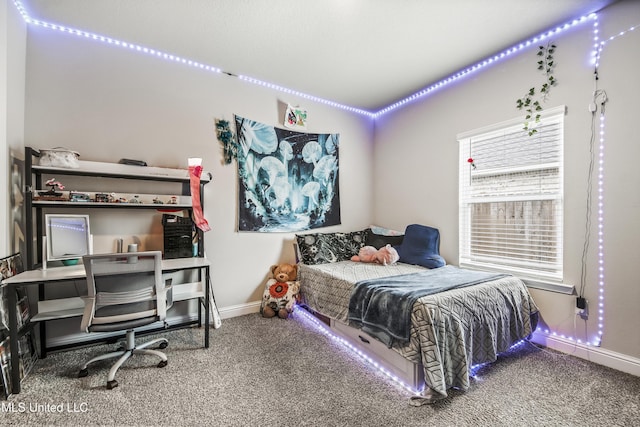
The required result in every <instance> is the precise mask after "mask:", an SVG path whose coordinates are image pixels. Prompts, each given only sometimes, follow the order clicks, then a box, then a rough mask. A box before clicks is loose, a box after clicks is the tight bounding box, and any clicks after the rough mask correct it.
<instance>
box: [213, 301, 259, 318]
mask: <svg viewBox="0 0 640 427" xmlns="http://www.w3.org/2000/svg"><path fill="white" fill-rule="evenodd" d="M260 305H261V302H260V301H254V302H250V303H246V304H238V305H230V306H228V307H218V312H219V313H220V317H221V318H222V319H230V318H232V317H237V316H244V315H245V314H252V313H259V312H260Z"/></svg>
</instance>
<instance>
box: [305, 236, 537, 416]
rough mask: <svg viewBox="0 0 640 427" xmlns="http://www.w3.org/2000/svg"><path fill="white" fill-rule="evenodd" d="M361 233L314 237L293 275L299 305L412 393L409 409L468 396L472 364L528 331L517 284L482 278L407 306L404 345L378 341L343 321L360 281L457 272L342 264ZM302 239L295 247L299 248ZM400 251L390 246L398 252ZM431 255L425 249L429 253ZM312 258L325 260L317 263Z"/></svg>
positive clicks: (532, 321)
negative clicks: (452, 393) (453, 394)
mask: <svg viewBox="0 0 640 427" xmlns="http://www.w3.org/2000/svg"><path fill="white" fill-rule="evenodd" d="M421 227H423V226H421ZM366 233H367V231H365V232H364V233H363V234H362V236H361V237H362V239H360V238H359V237H358V236H355V238H354V235H353V233H342V234H341V235H339V236H338V239H337V240H338V241H335V239H333V238H334V237H336V236H335V234H336V233H331V237H332V239H329V240H331V241H330V242H329V243H327V241H326V240H327V239H325V237H326V236H325V235H323V236H320V235H318V234H316V235H313V237H314V239H315V242H314V244H315V245H316V248H315V249H312V250H311V252H312V253H313V254H314V256H315V258H313V259H312V260H311V261H310V260H309V257H308V256H307V257H305V256H302V260H301V261H302V262H301V263H300V264H299V269H298V280H299V281H300V285H301V288H300V292H301V299H302V300H301V302H302V305H303V306H304V307H307V308H308V309H309V311H310V312H312V313H314V314H316V315H317V316H318V317H319V318H321V319H323V320H325V322H326V323H328V325H329V326H330V327H331V329H332V330H333V331H334V332H335V333H336V334H338V335H340V336H341V337H343V338H344V339H346V340H347V341H349V342H350V343H351V344H352V345H353V346H355V347H356V348H358V349H360V350H361V351H363V352H364V353H365V354H367V355H369V356H370V357H371V358H372V359H375V360H376V361H378V362H379V363H381V364H382V365H383V366H384V367H385V369H387V370H388V371H389V372H391V373H392V374H393V375H395V376H397V377H398V378H399V379H400V380H401V381H402V382H403V383H405V384H406V385H408V386H409V387H410V388H411V389H413V390H416V391H417V394H416V396H414V397H412V404H414V405H420V404H424V403H431V402H434V401H436V400H438V399H442V398H444V397H446V396H447V391H448V390H449V389H451V388H457V389H461V390H467V389H468V388H469V386H470V380H469V377H470V372H471V367H472V366H474V365H477V364H482V363H489V362H493V361H495V360H496V359H497V355H498V354H499V353H501V352H504V351H506V350H508V349H509V348H510V347H511V346H512V345H513V344H514V343H516V342H518V341H520V340H522V339H525V338H526V337H528V336H529V335H530V334H531V333H532V332H533V331H534V330H535V327H536V323H537V314H538V308H537V307H536V305H535V302H534V301H533V299H532V298H531V296H530V295H529V293H528V291H527V288H526V286H525V285H524V283H523V282H522V281H521V280H520V279H518V278H516V277H514V276H511V275H498V276H487V277H488V279H487V280H480V281H478V282H477V283H475V284H472V285H467V286H464V287H460V288H454V289H450V290H446V291H443V292H439V293H434V294H430V295H426V296H422V297H419V298H418V299H417V300H415V302H414V303H412V307H411V308H410V331H409V338H408V341H401V340H392V342H391V343H389V342H386V343H383V342H381V341H379V340H378V339H377V337H374V336H372V335H371V334H368V333H366V332H364V331H363V330H362V329H360V328H358V327H354V326H353V324H354V322H353V321H351V322H350V320H349V318H350V310H349V305H350V302H351V296H352V294H355V292H354V291H355V289H356V287H357V286H358V285H360V284H362V283H363V282H365V281H374V282H375V281H376V280H378V279H379V280H382V281H390V280H391V279H392V278H396V277H403V276H407V275H416V276H420V277H421V275H423V276H428V275H430V274H433V273H435V272H436V270H437V273H438V274H439V275H441V276H440V277H443V276H442V275H446V274H449V272H453V273H455V272H457V270H459V269H457V267H454V266H444V267H440V268H438V269H429V268H427V267H425V266H422V265H414V264H413V263H406V262H398V263H395V264H392V265H386V266H385V265H380V264H368V263H359V262H353V261H350V260H349V259H345V258H346V257H347V256H348V254H349V253H351V252H353V251H354V250H355V249H356V248H357V247H358V245H363V244H365V243H369V242H370V241H371V239H367V238H366ZM369 233H370V231H369ZM338 234H340V233H338ZM307 236H308V235H307ZM302 238H303V236H300V237H299V238H298V243H299V244H301V245H302V246H303V249H305V248H304V246H305V242H303V241H302ZM319 238H320V241H321V242H319V240H318V239H319ZM405 238H406V233H405ZM438 239H439V234H438ZM345 242H347V243H346V244H345ZM307 243H308V240H307ZM318 243H321V244H320V245H319V246H318ZM378 243H383V242H378ZM436 244H439V242H436ZM322 246H324V247H322ZM401 246H402V244H400V245H399V246H396V247H398V248H400V249H402V248H401ZM308 248H309V247H308V245H307V248H306V249H308ZM405 249H406V248H405ZM433 250H434V249H433V245H432V248H431V249H430V251H431V254H432V255H433ZM303 252H304V250H303ZM399 252H400V253H402V252H401V251H400V250H399ZM319 253H324V254H327V253H328V254H329V256H328V257H327V256H324V257H323V256H320V257H318V254H319ZM356 253H357V251H356ZM404 259H405V260H406V257H405V258H404ZM305 261H307V262H305ZM401 261H403V258H402V257H401ZM352 309H353V302H352ZM351 316H353V312H351ZM374 335H375V334H374Z"/></svg>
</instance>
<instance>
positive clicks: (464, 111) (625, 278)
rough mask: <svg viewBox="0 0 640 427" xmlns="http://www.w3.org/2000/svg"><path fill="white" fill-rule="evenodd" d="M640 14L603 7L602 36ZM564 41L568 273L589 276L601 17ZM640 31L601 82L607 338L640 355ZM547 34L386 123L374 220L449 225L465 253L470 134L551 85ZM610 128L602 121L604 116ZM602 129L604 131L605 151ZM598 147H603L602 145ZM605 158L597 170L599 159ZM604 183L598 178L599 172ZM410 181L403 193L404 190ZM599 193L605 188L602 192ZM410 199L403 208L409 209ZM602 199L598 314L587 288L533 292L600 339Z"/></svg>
mask: <svg viewBox="0 0 640 427" xmlns="http://www.w3.org/2000/svg"><path fill="white" fill-rule="evenodd" d="M638 23H640V3H639V2H633V1H626V2H622V3H618V4H616V5H614V6H612V7H610V8H608V9H606V10H604V11H603V12H602V13H601V14H600V19H599V27H600V31H599V32H600V37H601V38H603V39H606V38H608V37H610V36H612V35H617V34H619V33H620V32H621V31H625V30H627V29H628V28H630V27H631V26H633V25H637V24H638ZM553 41H554V42H555V43H556V45H557V50H556V52H555V59H556V63H557V67H556V72H555V76H556V78H557V80H558V82H559V84H558V85H557V86H556V87H555V88H553V90H552V92H551V93H550V97H549V99H548V101H547V102H546V104H545V105H544V106H545V108H548V107H555V106H557V105H563V104H564V105H566V106H567V109H568V114H567V115H566V117H565V182H564V186H565V219H564V222H565V238H564V270H565V273H564V281H565V283H568V284H572V285H576V286H578V285H579V284H580V272H581V257H582V248H583V243H584V241H585V239H584V236H585V222H586V194H587V184H586V182H587V176H588V163H589V158H590V155H589V140H590V134H591V133H590V123H591V120H590V113H589V112H588V108H587V106H588V104H589V102H590V101H591V98H592V94H593V91H594V78H593V77H594V68H593V67H592V66H591V65H590V62H589V59H590V54H591V52H592V50H593V43H594V42H593V26H592V25H591V23H588V24H583V25H581V26H580V27H577V28H574V29H571V30H568V31H567V32H566V33H562V34H560V35H558V36H557V37H555V36H554V37H553ZM639 45H640V34H639V32H638V31H637V30H636V31H633V32H629V33H628V34H625V35H624V36H621V37H619V38H616V39H614V40H612V41H610V42H609V43H608V44H607V45H606V47H605V49H604V51H603V55H602V59H601V65H600V79H599V82H598V85H599V88H600V89H604V90H606V92H607V94H608V97H609V102H608V103H607V105H606V136H605V144H606V148H605V155H604V158H605V172H604V173H605V178H604V190H605V191H604V198H605V199H604V200H605V203H604V215H605V220H604V239H605V249H604V251H605V263H604V269H605V275H606V277H605V289H604V295H603V298H604V301H605V307H604V319H603V321H604V335H603V342H602V348H603V349H606V350H611V351H614V352H618V353H622V354H625V355H629V356H633V357H635V358H639V357H640V334H638V332H637V328H636V325H637V316H638V314H639V313H640V310H639V309H638V304H639V303H640V287H639V286H638V279H637V272H636V270H635V269H636V266H637V265H638V255H637V254H636V252H635V250H634V248H635V246H636V244H637V242H638V241H639V240H640V215H639V213H640V212H639V208H640V203H639V197H640V196H639V194H638V191H636V190H635V189H636V188H637V187H638V184H640V168H639V167H637V159H638V158H639V157H638V155H639V154H640V147H639V144H637V139H638V138H637V136H634V135H633V133H632V132H633V127H632V125H631V123H634V121H635V120H637V117H638V112H639V110H640V109H639V107H638V102H637V98H638V93H639V90H638V85H639V83H638V79H637V77H634V74H637V73H636V71H634V70H637V68H638V67H639V66H640V50H639V49H638V46H639ZM536 52H537V44H534V45H533V46H532V47H530V48H529V49H526V50H524V51H522V52H520V53H518V54H517V55H516V56H514V57H511V58H509V59H508V60H506V61H501V62H499V63H496V64H494V65H492V66H491V67H488V68H486V69H485V70H484V71H482V72H480V73H477V74H474V75H471V76H468V77H466V78H465V79H462V80H460V81H458V82H456V83H454V84H452V85H451V86H448V87H447V88H446V89H442V90H439V91H438V92H435V93H434V94H433V95H432V96H430V97H428V98H426V99H425V100H423V101H421V102H418V103H415V104H412V105H410V106H407V107H405V108H403V109H401V110H398V111H396V112H395V113H393V114H390V115H388V116H385V117H383V118H382V119H381V120H378V121H377V122H376V130H375V151H374V153H375V155H374V166H373V170H374V171H375V181H374V188H375V189H376V191H375V193H374V194H375V196H374V209H373V211H374V212H375V218H374V221H375V222H378V223H381V224H385V225H387V226H390V227H396V228H401V227H403V226H404V225H405V224H408V223H413V222H419V223H425V224H431V225H433V226H436V227H438V228H439V229H440V231H441V234H442V240H441V253H442V255H443V256H444V257H445V258H446V259H447V260H448V262H450V263H453V264H456V263H457V260H458V166H459V165H458V144H457V142H456V135H457V134H458V133H461V132H464V131H468V130H472V129H475V128H479V127H483V126H486V125H490V124H493V123H498V122H501V121H504V120H508V119H511V118H514V117H518V116H521V115H522V114H523V113H521V112H520V111H518V110H517V109H516V108H515V101H516V99H518V98H520V97H521V96H522V95H523V94H524V93H525V92H526V91H527V90H528V89H529V88H530V87H532V86H539V83H540V82H541V78H542V77H541V75H540V74H539V73H538V72H537V70H536V62H537V61H538V57H537V56H536ZM596 126H597V127H596V131H598V130H599V120H598V122H597V123H596ZM598 142H599V135H598V134H596V151H597V147H598ZM596 155H597V153H596ZM597 161H598V159H597V158H596V168H597ZM594 182H595V183H596V184H595V185H596V187H595V189H596V190H597V177H595V178H594ZM399 190H400V191H399ZM594 197H597V194H596V195H595V196H594ZM398 206H402V209H397V207H398ZM597 216H598V215H597V207H596V206H595V204H594V210H593V227H592V237H593V239H592V240H591V247H590V252H589V256H588V275H587V285H586V296H587V299H588V300H589V305H590V316H589V319H588V321H586V322H584V321H582V320H580V319H578V322H577V324H575V326H574V318H575V312H574V309H575V296H565V295H562V294H558V293H553V292H547V291H537V290H532V294H533V296H534V298H535V299H536V301H537V303H538V305H539V306H540V309H541V313H542V319H543V324H545V325H547V326H548V327H549V328H550V329H551V330H553V331H556V332H557V333H558V334H564V335H566V336H572V337H577V338H580V339H582V340H584V339H585V337H588V338H591V337H594V336H596V335H595V334H597V332H598V322H599V319H598V317H599V316H598V313H597V311H598V300H599V292H598V286H597V274H598V264H597V256H596V255H597V251H598V247H597V246H598V245H597V242H596V239H595V237H596V236H597V231H598V230H597V228H596V227H597Z"/></svg>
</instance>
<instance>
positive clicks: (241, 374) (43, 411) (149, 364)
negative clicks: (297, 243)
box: [0, 314, 640, 427]
mask: <svg viewBox="0 0 640 427" xmlns="http://www.w3.org/2000/svg"><path fill="white" fill-rule="evenodd" d="M166 336H167V337H168V338H169V341H170V344H169V347H168V348H167V349H166V350H165V352H166V354H167V356H168V358H169V364H168V366H167V367H165V368H163V369H159V368H157V367H156V364H157V361H156V360H155V359H154V358H150V357H148V356H136V357H134V358H133V359H131V360H129V361H128V362H127V363H126V364H125V365H124V366H123V367H122V368H120V370H119V372H118V374H117V375H116V379H117V380H118V382H119V384H120V385H119V387H117V388H115V389H113V390H107V389H106V387H105V383H106V375H107V372H108V369H109V366H110V364H109V363H110V362H105V363H102V364H98V365H96V366H94V367H93V369H92V370H90V373H89V376H88V377H86V378H81V379H79V378H77V370H78V367H79V366H80V365H81V364H82V362H83V361H84V360H87V359H89V358H90V357H91V356H93V355H95V354H96V353H99V352H101V351H105V350H106V349H107V348H112V347H113V346H109V347H107V346H97V347H89V348H84V349H78V350H73V351H67V352H62V353H57V354H51V355H49V356H48V357H47V358H46V359H44V360H39V361H38V363H37V365H36V367H35V368H34V371H33V372H32V373H31V374H30V375H29V377H28V378H27V379H25V381H24V383H23V390H22V393H20V394H18V395H14V396H11V397H10V398H9V399H8V400H7V401H2V402H0V404H1V406H0V410H1V412H2V413H1V414H0V424H2V425H21V426H23V425H83V426H84V425H119V426H121V425H122V426H124V425H135V426H142V425H148V426H158V425H171V426H182V425H189V426H195V425H198V426H199V425H214V426H260V425H274V426H283V427H285V426H319V425H322V426H525V425H527V426H529V425H539V426H631V425H638V423H640V421H639V420H640V378H639V377H634V376H631V375H627V374H623V373H621V372H618V371H614V370H612V369H609V368H605V367H602V366H599V365H595V364H593V363H590V362H588V361H585V360H583V359H578V358H574V357H571V356H567V355H563V354H560V353H556V352H552V351H548V350H542V349H539V348H537V347H535V346H533V345H531V344H526V345H524V346H522V347H520V348H519V349H518V350H517V351H514V352H511V353H509V354H506V355H504V356H503V357H501V358H500V359H499V360H498V361H497V362H496V363H494V364H492V365H490V366H486V367H484V368H482V370H481V371H480V372H479V373H478V375H477V378H476V379H475V380H474V381H473V382H472V387H471V389H470V390H468V391H467V392H461V391H455V390H452V391H451V393H450V397H449V398H447V399H444V400H442V401H439V402H436V403H435V404H433V405H425V406H421V407H414V406H410V405H409V403H408V402H409V397H410V396H409V394H408V393H407V392H406V391H404V390H402V389H400V388H398V387H397V386H395V385H393V384H390V383H388V382H387V381H386V379H385V378H384V377H383V376H382V374H378V373H377V372H375V371H373V370H371V369H370V368H368V367H366V366H364V365H362V364H361V363H360V362H359V361H358V358H357V356H355V355H353V354H352V353H350V352H349V351H348V350H346V349H344V348H343V347H342V346H341V345H340V344H338V343H336V342H335V341H333V340H331V339H329V338H328V337H326V336H325V335H323V334H321V333H319V332H318V331H317V329H315V328H313V327H311V326H310V325H309V324H308V322H307V321H305V320H304V319H303V318H302V316H300V315H299V314H298V315H296V316H295V318H293V319H288V320H282V319H264V318H262V317H261V316H260V315H258V314H252V315H247V316H242V317H236V318H233V319H227V320H224V321H223V323H222V327H221V328H220V329H216V330H212V331H211V348H209V349H208V350H205V349H203V348H202V330H200V329H197V328H196V329H183V330H174V331H169V332H166ZM142 339H143V340H144V337H143V338H142ZM59 409H61V410H62V412H58V410H59Z"/></svg>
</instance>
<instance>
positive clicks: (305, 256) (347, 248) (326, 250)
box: [296, 230, 366, 265]
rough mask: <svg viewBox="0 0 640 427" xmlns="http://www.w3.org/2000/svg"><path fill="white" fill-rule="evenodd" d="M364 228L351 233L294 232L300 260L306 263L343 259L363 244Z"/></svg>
mask: <svg viewBox="0 0 640 427" xmlns="http://www.w3.org/2000/svg"><path fill="white" fill-rule="evenodd" d="M365 233H366V232H365V230H362V231H354V232H351V233H315V234H296V241H297V243H298V249H299V251H300V256H301V257H302V259H301V261H302V263H304V264H307V265H314V264H328V263H330V262H337V261H345V260H348V259H351V257H352V256H353V255H357V254H358V252H359V251H360V248H361V247H363V246H364V238H365Z"/></svg>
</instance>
